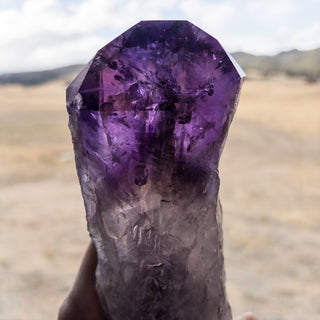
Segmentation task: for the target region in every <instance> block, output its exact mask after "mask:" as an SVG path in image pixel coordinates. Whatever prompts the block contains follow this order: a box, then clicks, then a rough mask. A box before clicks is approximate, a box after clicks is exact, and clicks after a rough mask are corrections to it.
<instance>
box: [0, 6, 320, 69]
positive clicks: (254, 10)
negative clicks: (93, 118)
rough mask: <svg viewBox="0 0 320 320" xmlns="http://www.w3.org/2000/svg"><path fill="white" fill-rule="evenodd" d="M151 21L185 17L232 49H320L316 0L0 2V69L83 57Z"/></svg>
mask: <svg viewBox="0 0 320 320" xmlns="http://www.w3.org/2000/svg"><path fill="white" fill-rule="evenodd" d="M154 19H159V20H160V19H177V20H189V21H190V22H192V23H194V24H196V25H197V26H199V27H200V28H202V29H203V30H205V31H206V32H208V33H210V34H211V35H212V36H214V37H215V38H217V39H218V40H219V41H220V43H221V44H222V45H223V47H224V48H225V49H226V50H227V51H229V52H234V51H246V52H249V53H253V54H275V53H278V52H280V51H286V50H291V49H294V48H297V49H301V50H309V49H314V48H317V47H320V0H277V1H272V0H271V1H267V0H264V1H262V0H225V1H220V0H213V1H209V0H184V1H183V0H160V1H158V0H157V1H155V0H125V1H124V0H0V73H6V72H18V71H29V70H42V69H47V68H55V67H60V66H65V65H68V64H74V63H86V62H87V61H88V60H89V59H90V58H91V57H92V56H93V55H94V53H95V52H96V51H97V50H98V49H99V48H100V47H102V46H103V45H105V44H106V43H108V42H109V41H111V40H112V39H113V38H114V37H116V36H117V35H119V34H120V33H122V32H123V31H125V30H126V29H128V28H129V27H131V26H132V25H134V24H135V23H137V22H139V21H140V20H154Z"/></svg>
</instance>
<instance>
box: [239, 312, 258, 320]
mask: <svg viewBox="0 0 320 320" xmlns="http://www.w3.org/2000/svg"><path fill="white" fill-rule="evenodd" d="M236 320H258V318H257V317H256V316H255V315H254V314H253V313H252V312H245V313H243V314H241V315H240V316H239V317H237V318H236Z"/></svg>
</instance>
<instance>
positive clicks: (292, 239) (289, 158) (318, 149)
mask: <svg viewBox="0 0 320 320" xmlns="http://www.w3.org/2000/svg"><path fill="white" fill-rule="evenodd" d="M65 86H66V84H65V82H64V81H60V82H53V83H49V84H45V85H41V86H37V87H21V86H1V87H0V288H1V290H0V319H1V320H5V319H6V320H43V319H56V318H57V311H58V308H59V305H60V303H61V301H62V300H63V298H64V296H65V295H66V293H67V291H68V289H69V287H70V286H71V284H72V282H73V279H74V276H75V273H76V270H77V268H78V266H79V263H80V261H81V258H82V255H83V253H84V251H85V248H86V247H87V245H88V242H89V238H88V234H87V231H86V224H85V214H84V207H83V202H82V198H81V194H80V188H79V184H78V181H77V177H76V171H75V166H74V162H73V153H72V152H73V151H72V145H71V138H70V134H69V131H68V128H67V122H68V119H67V112H66V109H65V102H64V90H65ZM220 175H221V193H220V194H221V201H222V205H223V209H224V240H225V242H224V243H225V257H226V273H227V290H228V295H229V300H230V303H231V305H232V307H233V313H234V314H235V315H236V314H239V313H241V312H243V311H249V310H251V311H254V312H255V313H256V314H257V315H259V318H260V319H261V320H285V319H288V320H289V319H290V320H304V319H308V320H316V319H320V254H319V252H320V250H319V249H320V84H319V83H317V84H307V83H305V82H303V81H302V80H292V79H291V80H290V79H284V78H277V79H272V80H270V79H269V80H266V79H254V80H253V79H247V80H246V81H245V83H244V86H243V90H242V96H241V99H240V105H239V107H238V112H237V114H236V116H235V119H234V122H233V124H232V127H231V129H230V132H229V137H228V140H227V144H226V147H225V150H224V153H223V155H222V159H221V166H220Z"/></svg>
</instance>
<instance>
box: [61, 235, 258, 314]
mask: <svg viewBox="0 0 320 320" xmlns="http://www.w3.org/2000/svg"><path fill="white" fill-rule="evenodd" d="M97 262H98V259H97V252H96V248H95V246H94V244H93V243H92V241H91V242H90V245H89V247H88V249H87V251H86V253H85V256H84V258H83V260H82V263H81V266H80V269H79V271H78V274H77V276H76V280H75V282H74V285H73V286H72V288H71V290H70V292H69V294H68V296H67V297H66V299H65V300H64V302H63V304H62V306H61V307H60V310H59V316H58V320H106V319H105V318H104V316H103V312H102V308H101V305H100V302H99V297H98V293H97V291H96V287H95V282H96V276H95V272H96V267H97ZM236 320H258V318H257V317H256V316H255V315H254V314H253V313H252V312H246V313H244V314H242V315H240V316H239V317H237V318H236Z"/></svg>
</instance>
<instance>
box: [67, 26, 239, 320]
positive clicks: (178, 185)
mask: <svg viewBox="0 0 320 320" xmlns="http://www.w3.org/2000/svg"><path fill="white" fill-rule="evenodd" d="M243 77H244V74H243V72H242V70H241V68H240V67H239V66H237V65H236V63H235V62H234V61H233V60H232V58H231V57H230V56H229V55H228V54H227V53H226V52H225V51H224V50H223V48H222V47H221V45H220V44H219V43H218V41H217V40H216V39H214V38H213V37H211V36H210V35H208V34H207V33H205V32H204V31H202V30H201V29H199V28H198V27H196V26H194V25H192V24H191V23H190V22H187V21H142V22H140V23H138V24H136V25H135V26H133V27H132V28H130V29H129V30H127V31H126V32H125V33H123V34H122V35H120V36H119V37H117V38H116V39H115V40H113V41H112V42H110V43H109V44H108V45H106V46H105V47H103V48H102V49H100V50H99V51H98V52H97V54H96V55H95V57H94V58H93V60H92V61H91V62H89V64H88V65H87V66H86V67H85V68H84V69H83V70H82V72H81V73H80V74H79V75H78V76H77V77H76V79H75V80H74V81H73V82H72V84H71V85H70V86H69V87H68V89H67V108H68V112H69V116H70V121H69V127H70V130H71V134H72V139H73V144H74V151H75V159H76V166H77V171H78V176H79V180H80V184H81V190H82V195H83V198H84V202H85V208H86V216H87V222H88V230H89V232H90V236H91V237H92V239H93V242H94V244H95V246H96V248H97V252H98V267H97V272H96V276H97V290H98V293H99V297H100V300H101V303H102V306H103V309H104V312H105V318H106V319H110V320H111V319H112V320H138V319H139V320H147V319H148V320H149V319H150V320H151V319H165V320H178V319H179V320H198V319H199V320H200V319H201V320H209V319H210V320H216V319H223V320H229V319H231V311H230V307H229V304H228V302H227V298H226V293H225V286H224V281H225V280H224V261H223V252H222V226H221V223H222V221H221V219H222V215H221V214H222V213H221V208H220V204H219V200H218V190H219V176H218V163H219V158H220V155H221V152H222V149H223V145H224V142H225V139H226V135H227V132H228V129H229V126H230V123H231V120H232V118H233V115H234V112H235V109H236V105H237V101H238V96H239V92H240V87H241V83H242V80H243Z"/></svg>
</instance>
